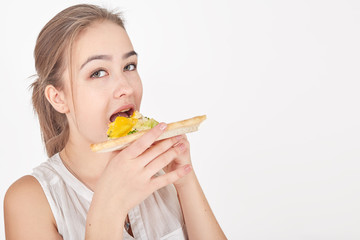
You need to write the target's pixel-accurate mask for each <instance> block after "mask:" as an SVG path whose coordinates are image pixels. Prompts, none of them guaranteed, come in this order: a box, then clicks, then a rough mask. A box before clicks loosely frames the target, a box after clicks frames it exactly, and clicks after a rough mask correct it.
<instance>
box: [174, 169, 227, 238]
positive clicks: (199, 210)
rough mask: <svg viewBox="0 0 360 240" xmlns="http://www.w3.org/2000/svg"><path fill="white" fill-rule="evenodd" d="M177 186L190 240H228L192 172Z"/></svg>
mask: <svg viewBox="0 0 360 240" xmlns="http://www.w3.org/2000/svg"><path fill="white" fill-rule="evenodd" d="M182 180H183V182H182V184H181V185H176V190H177V192H178V197H179V200H180V204H181V208H182V211H183V214H184V219H185V224H186V229H187V232H188V235H189V239H191V240H196V239H207V240H212V239H214V240H222V239H227V238H226V236H225V234H224V233H223V231H222V230H221V227H220V226H219V224H218V222H217V221H216V218H215V216H214V214H213V212H212V210H211V208H210V206H209V204H208V201H207V200H206V197H205V195H204V193H203V191H202V189H201V186H200V184H199V181H198V180H197V177H196V175H195V173H194V171H192V172H191V173H190V174H189V175H187V176H185V178H184V179H182Z"/></svg>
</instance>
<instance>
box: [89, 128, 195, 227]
mask: <svg viewBox="0 0 360 240" xmlns="http://www.w3.org/2000/svg"><path fill="white" fill-rule="evenodd" d="M165 129H166V124H165V123H160V124H158V125H157V126H156V127H154V128H153V129H151V130H150V131H149V132H148V133H146V134H144V135H143V136H142V137H141V138H139V139H138V140H137V141H135V142H134V143H133V144H131V145H130V146H129V147H127V148H125V149H124V150H122V151H120V152H119V153H118V154H117V155H116V156H115V157H114V158H113V159H111V160H110V161H109V163H108V165H107V167H106V168H105V170H104V172H103V174H102V176H101V177H100V179H99V181H98V183H97V185H96V187H95V189H94V196H93V201H92V203H91V206H90V209H89V214H88V219H87V233H88V231H89V230H90V229H89V228H90V226H92V228H93V229H94V223H99V222H100V223H103V224H101V225H105V226H102V227H101V228H103V227H105V228H110V229H109V232H111V231H112V230H111V229H112V228H113V227H114V228H115V227H116V226H117V227H118V226H119V222H122V223H123V221H124V219H125V217H126V214H127V212H128V211H129V210H130V209H131V208H133V207H134V206H136V205H138V204H139V203H140V202H142V201H143V200H144V199H145V198H147V197H148V196H149V195H150V194H152V193H153V192H154V191H156V190H158V189H160V188H162V187H164V186H166V185H168V184H171V183H174V182H176V181H178V180H179V179H181V178H182V177H184V176H185V175H186V174H187V173H189V172H190V170H191V167H189V164H186V161H184V160H185V159H188V158H185V157H184V156H185V155H184V156H183V153H184V152H186V149H187V148H184V145H183V144H181V143H180V142H183V141H184V138H183V137H173V138H169V139H165V140H162V141H159V142H157V143H156V144H154V142H155V141H156V139H157V138H158V137H159V136H160V135H161V134H162V133H163V131H164V130H165ZM178 143H180V144H178ZM180 159H183V160H181V161H180ZM175 160H176V161H177V162H176V163H174V164H173V165H172V167H168V168H167V172H166V173H165V174H164V175H162V176H158V177H154V175H155V174H156V173H157V172H159V171H160V170H161V169H162V168H165V167H166V166H167V165H168V164H171V162H173V161H175ZM105 223H107V224H105ZM112 224H113V225H114V226H113V227H112V226H111V225H112ZM120 226H121V225H120ZM98 227H99V226H98ZM101 228H100V229H101ZM97 229H99V228H97ZM100 229H99V230H100ZM104 230H105V231H106V229H102V231H104Z"/></svg>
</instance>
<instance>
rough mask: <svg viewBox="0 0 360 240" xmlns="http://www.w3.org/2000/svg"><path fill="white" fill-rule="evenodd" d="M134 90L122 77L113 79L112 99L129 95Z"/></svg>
mask: <svg viewBox="0 0 360 240" xmlns="http://www.w3.org/2000/svg"><path fill="white" fill-rule="evenodd" d="M133 92H134V89H133V88H132V86H131V85H130V83H129V79H127V78H126V77H125V76H124V75H120V76H118V77H117V78H116V79H115V88H114V92H113V96H114V98H121V97H123V96H126V95H131V94H132V93H133Z"/></svg>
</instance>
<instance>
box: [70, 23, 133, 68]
mask: <svg viewBox="0 0 360 240" xmlns="http://www.w3.org/2000/svg"><path fill="white" fill-rule="evenodd" d="M132 50H133V46H132V44H131V41H130V39H129V36H128V35H127V33H126V31H125V29H124V28H122V27H121V26H119V25H117V24H115V23H113V22H110V21H102V22H97V23H94V24H92V25H90V26H89V27H87V28H86V29H84V30H83V31H82V32H81V33H80V34H79V36H78V37H77V38H76V39H75V42H74V44H73V48H72V53H73V54H72V55H73V60H74V61H75V63H76V65H78V66H77V67H78V68H80V67H81V65H82V64H83V63H84V62H85V61H86V60H87V59H88V58H90V57H92V56H99V55H106V56H112V57H115V58H117V57H121V56H123V55H124V54H126V53H128V52H130V51H132Z"/></svg>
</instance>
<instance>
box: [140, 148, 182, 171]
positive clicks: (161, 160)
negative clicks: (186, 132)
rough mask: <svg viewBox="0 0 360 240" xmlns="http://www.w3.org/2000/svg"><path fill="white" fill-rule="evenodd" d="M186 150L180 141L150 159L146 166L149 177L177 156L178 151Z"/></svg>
mask: <svg viewBox="0 0 360 240" xmlns="http://www.w3.org/2000/svg"><path fill="white" fill-rule="evenodd" d="M185 150H186V146H185V144H183V143H180V144H178V145H176V146H174V147H172V148H170V149H168V150H167V151H166V152H164V153H162V154H161V155H159V156H158V157H157V158H155V159H154V160H152V161H151V162H150V163H149V164H148V165H147V166H146V167H145V169H146V171H147V172H148V174H149V177H151V176H153V175H155V173H157V172H158V171H160V169H162V168H164V167H166V166H167V165H168V164H169V163H170V162H171V161H173V160H174V159H175V158H176V156H178V155H179V154H180V153H182V152H184V151H185Z"/></svg>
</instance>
